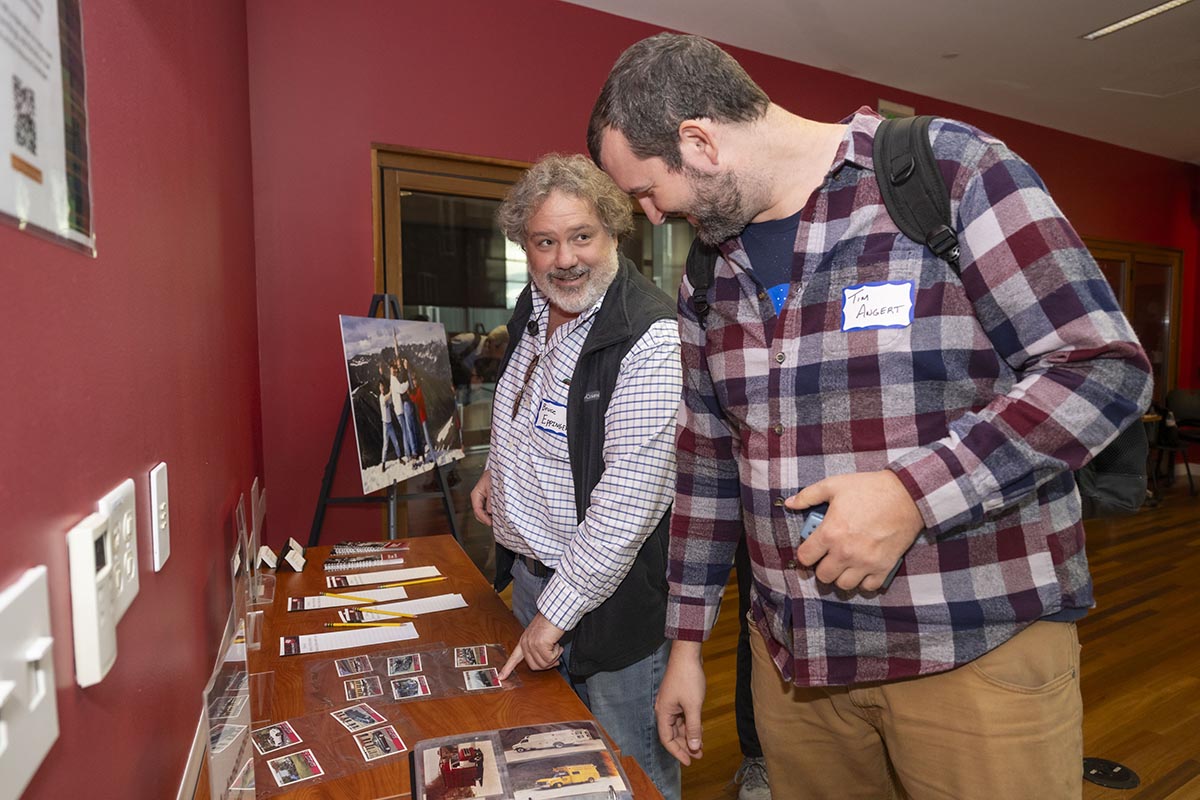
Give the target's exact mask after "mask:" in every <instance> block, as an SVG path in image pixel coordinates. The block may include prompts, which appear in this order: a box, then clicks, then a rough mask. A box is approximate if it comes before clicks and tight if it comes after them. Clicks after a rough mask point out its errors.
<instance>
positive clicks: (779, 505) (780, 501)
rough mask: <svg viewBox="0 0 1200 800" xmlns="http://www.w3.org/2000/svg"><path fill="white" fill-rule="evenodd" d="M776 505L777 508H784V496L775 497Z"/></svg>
mask: <svg viewBox="0 0 1200 800" xmlns="http://www.w3.org/2000/svg"><path fill="white" fill-rule="evenodd" d="M775 507H776V508H783V498H782V497H776V498H775Z"/></svg>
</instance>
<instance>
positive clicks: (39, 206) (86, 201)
mask: <svg viewBox="0 0 1200 800" xmlns="http://www.w3.org/2000/svg"><path fill="white" fill-rule="evenodd" d="M79 6H80V0H55V1H53V2H46V1H45V0H42V1H41V2H22V3H5V2H0V147H2V152H0V158H2V160H0V219H3V220H4V221H6V222H10V223H13V224H15V225H17V226H18V227H20V228H21V229H22V230H27V231H29V232H31V233H35V234H39V235H42V236H44V237H48V238H50V239H53V240H55V241H58V242H62V243H64V244H67V245H69V246H71V247H74V248H77V249H80V250H83V251H84V252H87V253H90V254H92V255H95V252H96V249H95V237H94V235H93V232H92V191H91V181H90V171H89V168H88V163H89V160H88V155H89V154H88V136H87V98H86V96H85V88H84V75H83V71H84V70H83V62H84V59H83V29H82V25H83V22H82V17H81V15H80V9H79ZM5 31H9V32H11V31H20V32H21V35H20V36H10V35H5Z"/></svg>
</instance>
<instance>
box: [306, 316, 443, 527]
mask: <svg viewBox="0 0 1200 800" xmlns="http://www.w3.org/2000/svg"><path fill="white" fill-rule="evenodd" d="M381 305H382V306H383V318H384V319H400V301H399V300H397V299H396V295H394V294H376V295H372V296H371V310H370V311H368V312H367V316H368V317H373V316H375V315H376V313H377V312H378V311H379V307H380V306H381ZM349 421H350V395H349V394H348V393H347V395H346V400H345V402H344V403H342V416H341V419H339V420H338V426H337V433H336V434H334V437H333V449H332V451H331V452H330V453H329V461H327V462H326V463H325V477H324V478H322V480H321V495H320V497H318V498H317V510H316V513H315V514H313V523H312V530H311V531H309V534H308V546H309V547H315V546H316V545H317V544H318V543H319V542H320V541H321V525H322V523H324V521H325V510H326V508H327V507H328V506H330V505H357V504H359V503H386V504H387V520H388V538H389V539H395V538H396V518H397V503H398V501H400V500H420V499H424V498H430V497H440V498H442V503H443V504H444V505H445V507H446V516H447V517H448V518H449V519H450V533H451V534H452V535H453V536H454V540H455V541H457V542H461V541H462V539H461V538H460V537H459V535H458V518H457V517H456V516H455V514H454V501H453V500H452V499H451V498H450V484H448V483H447V482H446V476H445V475H444V474H443V473H442V467H441V465H440V464H435V465H434V467H433V471H434V473H436V474H437V480H438V485H439V486H440V487H441V491H438V492H409V493H407V494H399V493H397V491H396V484H394V483H393V484H392V485H391V486H389V487H388V489H387V494H386V495H385V496H379V495H366V496H364V497H330V496H329V492H330V491H331V490H332V489H333V476H334V473H335V472H337V463H338V456H339V455H340V454H341V452H342V439H344V438H345V436H346V424H347V423H348V422H349Z"/></svg>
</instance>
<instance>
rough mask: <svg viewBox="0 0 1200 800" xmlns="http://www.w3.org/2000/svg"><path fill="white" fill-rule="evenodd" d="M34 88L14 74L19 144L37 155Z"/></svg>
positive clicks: (14, 107)
mask: <svg viewBox="0 0 1200 800" xmlns="http://www.w3.org/2000/svg"><path fill="white" fill-rule="evenodd" d="M36 109H37V105H36V99H35V95H34V93H33V89H31V88H30V87H28V86H26V85H25V84H23V83H21V79H20V78H18V77H17V76H16V75H13V116H14V118H15V119H16V131H15V132H16V137H17V145H18V146H20V147H24V148H25V149H26V150H28V151H29V152H31V153H33V154H34V155H37V114H36Z"/></svg>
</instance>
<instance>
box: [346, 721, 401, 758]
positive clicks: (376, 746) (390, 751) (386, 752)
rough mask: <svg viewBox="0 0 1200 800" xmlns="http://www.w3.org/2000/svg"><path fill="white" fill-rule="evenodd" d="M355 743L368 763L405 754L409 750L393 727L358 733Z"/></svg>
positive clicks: (355, 736)
mask: <svg viewBox="0 0 1200 800" xmlns="http://www.w3.org/2000/svg"><path fill="white" fill-rule="evenodd" d="M354 741H355V743H356V744H357V745H358V749H359V751H360V752H361V753H362V756H363V759H365V760H366V761H374V760H375V759H377V758H384V757H386V756H394V755H396V754H397V753H403V752H405V751H406V750H408V747H406V746H405V744H404V740H403V739H401V738H400V734H398V733H396V729H395V728H393V727H392V726H391V725H388V726H387V727H386V728H380V729H379V730H374V731H364V732H363V733H356V734H354Z"/></svg>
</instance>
